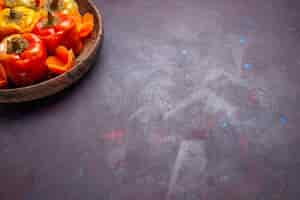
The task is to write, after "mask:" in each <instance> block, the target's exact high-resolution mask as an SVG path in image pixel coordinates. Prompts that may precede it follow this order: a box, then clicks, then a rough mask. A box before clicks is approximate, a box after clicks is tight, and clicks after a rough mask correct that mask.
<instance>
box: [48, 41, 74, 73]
mask: <svg viewBox="0 0 300 200" xmlns="http://www.w3.org/2000/svg"><path fill="white" fill-rule="evenodd" d="M74 63H75V55H74V52H73V50H72V49H70V50H68V49H67V48H66V47H64V46H59V47H57V48H56V51H55V56H49V57H48V58H47V60H46V64H47V66H48V69H49V71H51V72H53V73H54V74H63V73H65V72H66V71H68V70H69V69H71V68H72V67H73V65H74Z"/></svg>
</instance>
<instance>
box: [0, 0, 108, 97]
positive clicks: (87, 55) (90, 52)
mask: <svg viewBox="0 0 300 200" xmlns="http://www.w3.org/2000/svg"><path fill="white" fill-rule="evenodd" d="M83 1H87V2H88V4H89V5H90V6H91V7H92V9H93V10H94V14H96V16H95V17H96V18H98V21H99V31H98V34H97V36H96V38H95V40H94V42H93V44H92V45H91V46H90V48H88V49H87V50H86V52H85V56H84V57H81V59H80V60H78V59H76V61H75V62H76V63H75V66H74V67H73V68H72V69H71V70H69V71H67V72H65V73H63V74H60V75H58V76H55V77H53V78H51V79H48V80H45V81H42V82H39V83H36V84H33V85H29V86H25V87H19V88H9V89H0V93H10V95H13V94H12V93H17V92H20V91H22V92H26V90H27V91H28V92H30V91H32V90H34V89H37V88H41V87H45V86H47V85H49V84H51V83H53V82H56V81H59V80H61V79H62V78H63V77H67V76H68V74H70V73H72V72H74V71H76V70H78V68H79V67H80V66H81V65H82V64H83V63H84V62H85V60H87V59H89V58H90V57H91V56H92V55H93V52H94V51H97V47H98V46H99V44H100V42H101V40H102V37H103V17H102V13H101V11H100V10H99V9H98V8H97V6H96V4H95V3H94V2H93V0H83ZM50 95H51V94H50ZM41 98H42V97H41ZM22 101H23V100H21V101H20V102H22ZM7 102H8V103H10V102H12V101H10V100H8V101H7ZM13 102H15V101H13ZM1 103H5V102H3V101H1Z"/></svg>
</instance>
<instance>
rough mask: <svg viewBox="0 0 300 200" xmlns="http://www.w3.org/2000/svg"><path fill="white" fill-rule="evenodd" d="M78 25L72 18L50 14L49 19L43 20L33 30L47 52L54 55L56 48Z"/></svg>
mask: <svg viewBox="0 0 300 200" xmlns="http://www.w3.org/2000/svg"><path fill="white" fill-rule="evenodd" d="M75 27H76V25H75V22H74V20H73V19H72V18H71V17H68V16H67V15H63V14H57V15H53V14H51V13H50V12H49V14H48V17H44V18H41V20H40V21H39V22H38V23H37V24H36V26H35V28H34V29H33V33H35V34H36V35H38V36H39V37H40V38H41V39H42V40H43V41H44V43H45V45H46V47H47V50H48V51H49V52H50V53H54V52H55V50H56V48H57V47H58V46H59V45H60V44H61V43H62V40H65V39H66V38H67V37H71V38H72V37H73V35H70V33H71V32H73V30H72V29H75Z"/></svg>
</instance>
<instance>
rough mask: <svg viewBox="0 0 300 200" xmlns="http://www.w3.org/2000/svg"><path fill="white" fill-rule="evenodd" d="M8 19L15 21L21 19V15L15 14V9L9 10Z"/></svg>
mask: <svg viewBox="0 0 300 200" xmlns="http://www.w3.org/2000/svg"><path fill="white" fill-rule="evenodd" d="M8 17H9V19H11V20H16V19H20V18H21V17H22V14H21V13H20V12H17V11H16V10H15V9H13V8H12V9H10V10H9V16H8Z"/></svg>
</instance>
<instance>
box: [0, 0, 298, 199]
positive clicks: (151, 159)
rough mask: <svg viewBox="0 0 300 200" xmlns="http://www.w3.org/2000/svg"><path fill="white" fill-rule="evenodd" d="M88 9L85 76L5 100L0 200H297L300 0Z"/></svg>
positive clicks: (118, 3)
mask: <svg viewBox="0 0 300 200" xmlns="http://www.w3.org/2000/svg"><path fill="white" fill-rule="evenodd" d="M96 3H97V5H98V6H99V8H101V10H102V11H103V14H104V22H105V39H104V44H103V48H102V52H101V54H99V56H98V58H97V60H98V61H97V63H96V64H95V67H94V68H93V70H92V71H91V73H89V74H88V75H87V76H86V77H85V79H84V80H82V81H81V82H80V83H79V84H77V85H76V86H75V87H73V88H71V89H69V90H68V91H65V92H64V93H61V94H59V95H57V96H54V97H52V98H48V99H44V100H42V101H37V102H33V103H27V104H21V105H0V200H15V199H16V200H20V199H21V200H41V199H42V200H83V199H84V200H102V199H103V200H220V199H223V200H248V199H249V200H250V199H251V200H253V199H256V200H264V199H268V200H283V199H284V200H294V199H295V200H298V199H299V196H300V194H299V193H300V190H299V187H298V186H299V183H300V157H299V150H300V135H299V128H300V123H299V119H300V106H299V98H300V79H299V71H300V57H299V54H300V12H299V9H300V3H299V1H298V0H294V1H292V0H226V1H225V0H184V1H182V0H181V1H180V0H163V1H161V0H151V1H146V0H145V1H142V0H98V1H96ZM297 99H298V102H297Z"/></svg>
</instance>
